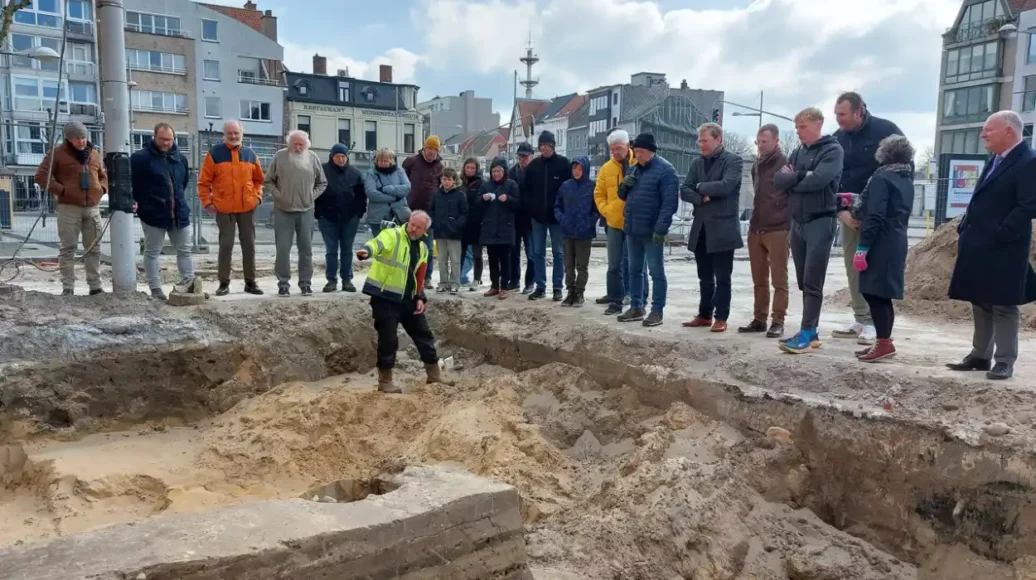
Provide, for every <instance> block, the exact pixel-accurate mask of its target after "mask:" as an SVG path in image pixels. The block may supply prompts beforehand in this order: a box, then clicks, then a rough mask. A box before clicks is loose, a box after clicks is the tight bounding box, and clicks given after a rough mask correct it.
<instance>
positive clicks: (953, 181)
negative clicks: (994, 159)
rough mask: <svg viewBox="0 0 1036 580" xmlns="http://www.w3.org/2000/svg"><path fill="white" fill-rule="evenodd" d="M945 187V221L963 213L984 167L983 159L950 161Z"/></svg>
mask: <svg viewBox="0 0 1036 580" xmlns="http://www.w3.org/2000/svg"><path fill="white" fill-rule="evenodd" d="M949 165H950V170H949V173H948V174H947V179H948V181H949V183H948V184H947V185H946V219H952V218H955V217H957V216H959V215H960V214H962V213H964V211H965V210H967V209H968V204H969V203H971V196H972V194H974V193H975V185H976V184H978V178H979V177H980V176H981V175H982V170H983V169H984V168H985V166H986V162H985V160H983V159H950V163H949Z"/></svg>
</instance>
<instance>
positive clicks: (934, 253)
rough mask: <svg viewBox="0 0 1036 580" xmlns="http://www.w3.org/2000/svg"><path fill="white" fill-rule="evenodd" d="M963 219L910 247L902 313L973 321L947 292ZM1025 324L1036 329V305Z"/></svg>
mask: <svg viewBox="0 0 1036 580" xmlns="http://www.w3.org/2000/svg"><path fill="white" fill-rule="evenodd" d="M959 223H960V218H959V217H958V218H955V219H953V220H952V221H950V222H948V223H945V224H943V225H942V226H940V227H939V228H937V229H936V230H935V232H933V233H932V235H930V236H928V237H927V238H925V239H924V240H922V241H921V242H919V243H918V244H917V245H915V246H914V247H912V248H910V253H909V254H907V264H906V297H905V299H904V300H903V301H902V302H901V303H900V305H899V309H900V310H901V311H902V312H906V313H909V314H915V315H919V316H932V317H935V318H937V319H943V320H971V305H970V304H967V303H964V302H959V301H955V300H950V299H949V298H947V296H946V295H947V292H948V291H949V288H950V278H951V277H952V275H953V265H954V262H955V261H956V259H957V225H958V224H959ZM1033 234H1034V235H1033V247H1032V256H1031V261H1032V263H1033V264H1034V265H1036V225H1034V226H1033ZM1022 323H1023V325H1024V326H1026V327H1028V328H1036V305H1031V304H1030V305H1028V306H1024V307H1022Z"/></svg>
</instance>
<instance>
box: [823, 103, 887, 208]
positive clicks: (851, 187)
mask: <svg viewBox="0 0 1036 580" xmlns="http://www.w3.org/2000/svg"><path fill="white" fill-rule="evenodd" d="M902 134H903V131H901V130H900V129H899V127H897V126H896V124H895V123H893V122H892V121H889V120H887V119H882V118H880V117H874V116H872V115H871V114H870V113H867V112H864V116H863V122H862V123H860V126H859V127H857V128H856V130H855V131H846V130H845V129H839V130H837V131H835V134H834V137H835V139H837V140H838V144H839V145H841V146H842V151H843V152H844V154H843V159H842V180H841V183H840V184H839V187H838V191H839V192H848V193H862V192H863V189H864V188H865V187H867V180H868V179H870V178H871V176H872V175H874V172H875V171H877V169H878V160H877V158H875V156H874V154H875V153H877V152H878V144H880V143H881V141H882V139H884V138H886V137H890V136H892V135H902Z"/></svg>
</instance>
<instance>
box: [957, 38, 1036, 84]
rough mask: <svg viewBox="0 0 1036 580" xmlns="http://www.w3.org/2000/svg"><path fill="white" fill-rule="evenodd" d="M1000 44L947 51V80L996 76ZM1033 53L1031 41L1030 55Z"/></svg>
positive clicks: (992, 43) (989, 43) (986, 44)
mask: <svg viewBox="0 0 1036 580" xmlns="http://www.w3.org/2000/svg"><path fill="white" fill-rule="evenodd" d="M998 45H999V43H997V42H986V43H983V44H976V45H972V46H965V47H962V48H955V49H953V50H950V51H947V53H946V82H948V83H960V82H965V81H973V80H978V79H985V78H992V77H995V76H996V75H997V72H998V69H999V67H998V66H997V64H998V62H997V61H998V58H997V57H998V55H997V47H998ZM1032 54H1033V53H1032V45H1031V42H1030V55H1032Z"/></svg>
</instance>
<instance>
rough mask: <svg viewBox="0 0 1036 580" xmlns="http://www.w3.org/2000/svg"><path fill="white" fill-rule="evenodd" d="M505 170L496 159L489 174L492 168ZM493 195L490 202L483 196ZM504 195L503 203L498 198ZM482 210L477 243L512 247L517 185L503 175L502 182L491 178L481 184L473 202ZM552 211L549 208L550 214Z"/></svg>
mask: <svg viewBox="0 0 1036 580" xmlns="http://www.w3.org/2000/svg"><path fill="white" fill-rule="evenodd" d="M497 166H499V167H503V168H504V169H505V170H506V169H507V162H506V161H504V160H503V159H502V158H500V157H497V158H496V159H494V160H493V164H492V165H491V166H490V169H489V173H490V175H492V173H493V169H492V168H493V167H497ZM487 193H491V194H493V199H492V200H486V199H485V197H484V196H485V194H487ZM502 195H506V196H507V198H506V200H504V201H501V200H500V196H502ZM475 203H476V204H477V205H480V206H481V207H482V208H483V210H482V211H483V213H482V232H481V234H480V235H479V243H480V244H482V245H483V246H498V245H503V246H513V245H514V239H515V238H514V212H515V210H516V209H518V206H519V204H520V203H521V194H520V193H519V192H518V184H517V183H515V182H513V181H511V180H510V179H508V178H507V175H506V174H505V175H504V180H503V181H499V182H494V181H492V178H490V179H487V180H485V181H483V182H482V186H481V187H480V188H479V193H478V198H477V200H476V202H475ZM553 212H554V210H553V208H551V213H552V214H553Z"/></svg>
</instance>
